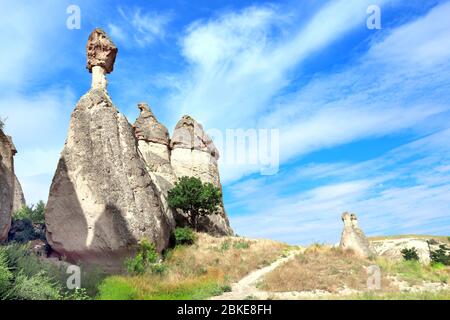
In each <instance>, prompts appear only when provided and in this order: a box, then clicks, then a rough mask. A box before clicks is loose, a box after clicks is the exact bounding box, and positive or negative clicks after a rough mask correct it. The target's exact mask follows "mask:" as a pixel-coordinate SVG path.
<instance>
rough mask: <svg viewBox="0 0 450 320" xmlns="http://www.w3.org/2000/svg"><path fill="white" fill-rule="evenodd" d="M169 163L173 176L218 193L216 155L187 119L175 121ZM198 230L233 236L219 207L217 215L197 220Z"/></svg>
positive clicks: (207, 139) (202, 133)
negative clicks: (206, 184)
mask: <svg viewBox="0 0 450 320" xmlns="http://www.w3.org/2000/svg"><path fill="white" fill-rule="evenodd" d="M170 146H171V150H172V151H171V155H170V162H171V165H172V168H173V171H174V173H175V175H176V176H177V177H178V178H180V177H182V176H192V177H197V178H199V179H200V180H202V181H203V182H209V183H212V184H213V185H214V186H216V187H217V188H220V190H222V185H221V183H220V175H219V168H218V164H217V160H218V159H219V152H218V150H217V149H216V147H215V146H214V143H213V141H212V140H211V138H210V137H209V136H208V135H207V134H206V133H205V131H204V130H203V127H202V125H200V124H199V123H197V121H195V120H194V119H193V118H191V117H190V116H183V117H182V118H181V120H180V121H178V123H177V125H176V127H175V130H174V132H173V135H172V140H171V142H170ZM199 226H200V230H203V231H206V232H208V233H211V234H216V235H230V234H232V233H233V231H232V229H231V227H230V223H229V221H228V217H227V215H226V213H225V209H224V207H223V204H222V205H221V206H220V208H219V210H218V213H217V214H213V215H210V216H207V217H204V218H202V219H201V220H199Z"/></svg>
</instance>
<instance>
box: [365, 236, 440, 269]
mask: <svg viewBox="0 0 450 320" xmlns="http://www.w3.org/2000/svg"><path fill="white" fill-rule="evenodd" d="M370 243H371V247H372V249H373V250H374V251H375V252H376V254H377V255H380V256H385V257H388V258H390V259H394V260H403V254H402V250H403V249H412V248H415V249H416V252H417V255H418V256H419V261H420V263H422V264H425V265H428V264H429V263H430V261H431V259H430V253H431V251H435V250H438V249H439V245H442V244H444V245H445V244H446V243H444V242H441V241H436V240H434V239H432V238H415V237H401V238H395V239H389V238H388V239H382V240H372V241H371V242H370Z"/></svg>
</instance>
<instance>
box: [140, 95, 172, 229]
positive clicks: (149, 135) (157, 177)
mask: <svg viewBox="0 0 450 320" xmlns="http://www.w3.org/2000/svg"><path fill="white" fill-rule="evenodd" d="M138 108H139V110H140V114H139V117H138V118H137V119H136V122H135V123H134V126H133V127H134V131H135V136H136V139H137V141H138V146H139V150H140V152H141V153H142V156H143V158H144V160H145V162H146V164H147V170H148V172H149V174H150V176H151V177H152V180H153V181H154V182H155V185H156V188H157V191H158V195H159V197H160V199H161V203H162V205H163V208H164V211H165V213H166V215H167V217H168V220H169V221H170V223H171V226H172V228H175V227H176V222H175V216H176V215H177V213H176V211H175V210H173V209H171V208H170V207H169V204H168V201H167V194H168V191H169V190H170V189H171V188H173V186H174V183H175V181H176V176H175V174H174V172H173V169H172V166H171V164H170V148H169V146H170V140H169V132H168V130H167V128H166V127H165V126H164V125H162V124H161V123H159V121H158V120H157V119H156V117H155V115H154V114H153V112H152V111H151V110H150V107H149V106H148V105H147V104H146V103H140V104H138Z"/></svg>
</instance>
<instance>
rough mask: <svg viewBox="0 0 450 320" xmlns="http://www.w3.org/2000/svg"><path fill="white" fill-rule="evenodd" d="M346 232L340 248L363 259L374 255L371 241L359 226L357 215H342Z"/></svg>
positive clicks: (344, 231)
mask: <svg viewBox="0 0 450 320" xmlns="http://www.w3.org/2000/svg"><path fill="white" fill-rule="evenodd" d="M342 221H343V222H344V230H343V231H342V236H341V242H340V244H339V246H340V247H341V248H342V249H344V250H352V251H353V252H354V253H355V254H357V255H358V256H361V257H366V258H367V257H370V256H372V255H373V254H374V253H373V251H372V249H371V248H370V243H369V240H368V239H367V238H366V236H365V235H364V232H363V231H362V230H361V228H360V227H359V226H358V219H357V218H356V215H355V214H350V213H348V212H344V213H343V214H342Z"/></svg>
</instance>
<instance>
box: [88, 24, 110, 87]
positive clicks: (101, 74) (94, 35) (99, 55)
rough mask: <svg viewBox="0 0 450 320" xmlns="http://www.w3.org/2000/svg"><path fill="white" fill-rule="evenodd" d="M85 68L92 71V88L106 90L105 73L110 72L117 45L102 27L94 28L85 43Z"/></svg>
mask: <svg viewBox="0 0 450 320" xmlns="http://www.w3.org/2000/svg"><path fill="white" fill-rule="evenodd" d="M86 54H87V64H86V68H87V69H88V70H89V72H91V73H92V85H91V87H92V88H93V89H104V90H106V86H107V80H106V74H107V73H111V72H112V71H113V69H114V62H115V61H116V55H117V47H116V45H115V44H114V43H113V42H112V40H111V38H110V37H109V36H108V35H107V34H106V32H105V31H103V30H102V29H99V28H97V29H94V31H92V32H91V34H90V35H89V39H88V43H87V45H86Z"/></svg>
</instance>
